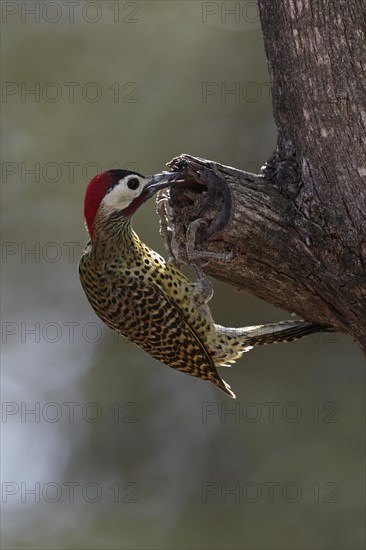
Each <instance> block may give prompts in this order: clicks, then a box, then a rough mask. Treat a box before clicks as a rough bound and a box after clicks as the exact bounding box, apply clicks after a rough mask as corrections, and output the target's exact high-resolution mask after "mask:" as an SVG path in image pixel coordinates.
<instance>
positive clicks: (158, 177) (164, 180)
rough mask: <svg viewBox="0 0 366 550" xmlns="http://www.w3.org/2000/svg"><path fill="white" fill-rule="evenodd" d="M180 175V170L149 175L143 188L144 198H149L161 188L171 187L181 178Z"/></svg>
mask: <svg viewBox="0 0 366 550" xmlns="http://www.w3.org/2000/svg"><path fill="white" fill-rule="evenodd" d="M179 176H180V174H179V172H162V173H161V174H154V175H153V176H147V178H146V179H147V183H146V184H145V186H144V190H143V194H144V198H146V200H147V199H149V198H150V197H152V196H153V195H155V193H157V191H160V189H166V188H167V187H170V186H171V185H173V183H174V182H175V181H177V180H178V179H179Z"/></svg>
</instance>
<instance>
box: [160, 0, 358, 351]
mask: <svg viewBox="0 0 366 550" xmlns="http://www.w3.org/2000/svg"><path fill="white" fill-rule="evenodd" d="M259 5H260V13H261V22H262V27H263V33H264V41H265V49H266V54H267V58H268V66H269V74H270V78H271V83H272V97H273V110H274V117H275V121H276V124H277V129H278V142H277V148H276V150H275V152H274V154H273V156H272V157H271V159H270V160H269V161H268V162H267V164H266V165H265V167H264V168H263V171H262V173H261V174H260V175H253V174H249V173H247V172H243V171H240V170H236V169H234V168H229V167H226V166H223V165H221V164H219V163H216V162H211V161H207V160H204V159H198V158H195V157H191V156H189V155H182V156H180V157H177V158H176V159H173V161H171V163H170V166H171V167H172V168H173V169H179V170H181V171H182V172H183V174H184V180H185V184H184V186H183V188H181V184H178V186H177V187H176V188H174V189H172V191H171V207H172V213H173V223H174V231H175V238H176V240H177V244H178V246H179V249H180V251H181V252H183V251H184V242H185V233H186V229H187V226H188V225H189V223H190V222H191V221H193V220H195V219H198V218H203V219H205V220H208V222H209V226H208V230H206V231H205V229H204V228H203V230H202V231H201V232H200V233H199V234H198V238H197V241H196V242H197V249H198V250H208V251H212V252H223V251H226V252H228V251H233V253H234V256H233V257H232V258H231V259H228V260H227V261H223V260H222V259H221V260H220V259H215V258H210V259H204V260H201V261H200V263H202V265H204V269H205V271H206V272H207V273H209V274H210V275H212V276H213V277H216V278H217V279H220V280H222V281H225V282H227V283H229V284H232V285H234V286H235V287H237V288H239V289H243V290H247V291H249V292H251V293H252V294H254V295H256V296H258V297H260V298H262V299H264V300H266V301H267V302H270V303H272V304H274V305H276V306H279V307H282V308H284V309H287V310H288V311H291V312H295V313H297V314H298V315H299V316H300V317H302V318H304V319H306V320H307V321H312V322H314V323H323V324H327V325H332V326H333V327H334V328H335V329H336V330H338V331H340V332H344V333H347V334H350V335H352V336H353V338H354V339H355V340H356V341H357V342H358V343H359V344H360V346H361V347H362V348H363V349H364V350H365V349H366V229H365V227H366V140H365V135H366V89H365V85H366V79H365V75H366V48H365V40H366V38H365V34H366V33H365V31H366V28H365V26H366V23H365V21H366V17H365V15H366V14H365V12H366V8H365V4H364V0H317V2H312V1H311V0H310V1H309V0H277V1H276V2H274V1H273V0H260V1H259ZM243 154H245V153H243ZM213 174H214V175H213ZM210 224H211V225H210Z"/></svg>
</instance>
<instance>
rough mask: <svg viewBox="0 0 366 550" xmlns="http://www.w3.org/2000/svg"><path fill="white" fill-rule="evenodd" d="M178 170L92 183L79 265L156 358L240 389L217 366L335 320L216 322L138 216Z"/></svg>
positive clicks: (85, 283)
mask: <svg viewBox="0 0 366 550" xmlns="http://www.w3.org/2000/svg"><path fill="white" fill-rule="evenodd" d="M178 179H179V173H178V172H163V173H161V174H157V175H153V176H146V177H145V176H142V175H141V174H138V173H137V172H131V171H129V170H108V171H106V172H102V173H100V174H97V175H96V176H95V177H94V178H93V179H92V180H91V181H90V182H89V184H88V186H87V188H86V192H85V200H84V216H85V222H86V226H87V230H88V232H89V237H90V238H89V241H88V242H87V244H86V246H85V248H84V251H83V254H82V257H81V260H80V264H79V274H80V281H81V285H82V287H83V289H84V291H85V294H86V296H87V298H88V300H89V302H90V304H91V306H92V308H93V309H94V311H95V313H96V314H97V315H98V317H99V318H100V319H101V320H102V321H103V322H104V323H105V324H106V325H108V326H109V327H110V328H111V329H112V330H114V331H116V332H117V333H119V334H121V335H123V336H124V337H126V338H127V339H128V340H130V341H131V342H134V343H135V344H137V345H138V346H139V347H141V348H142V349H144V350H145V351H146V352H147V353H149V354H150V355H151V356H152V357H154V358H155V359H158V360H159V361H161V362H162V363H165V364H166V365H168V366H170V367H172V368H174V369H177V370H179V371H181V372H184V373H186V374H189V375H191V376H195V377H198V378H201V379H203V380H208V381H210V382H212V383H213V384H215V385H216V386H217V387H218V388H220V389H221V390H223V391H224V392H225V393H226V394H228V395H229V396H230V397H232V398H235V394H234V393H233V392H232V390H231V389H230V386H229V385H228V384H227V383H226V382H225V381H224V380H222V378H221V377H220V376H219V374H218V372H217V367H225V366H231V364H232V363H234V362H235V361H236V360H237V359H238V358H239V357H241V356H242V354H243V353H244V352H246V351H248V350H250V349H251V348H252V347H253V346H258V345H263V344H271V343H276V342H285V341H292V340H296V339H298V338H301V337H303V336H306V335H308V334H312V333H314V332H319V331H323V330H331V329H329V327H324V326H322V325H315V324H312V323H307V322H305V321H292V320H291V321H284V322H278V323H272V324H266V325H256V326H249V327H243V328H226V327H223V326H220V325H217V324H215V323H214V321H213V319H212V315H211V312H210V309H209V306H208V305H207V297H204V296H202V292H201V288H200V285H199V284H197V283H192V282H191V281H190V280H189V279H187V277H186V276H185V275H184V274H183V273H182V272H181V271H180V270H179V269H178V268H177V267H176V266H174V265H173V264H172V263H169V262H167V261H165V260H164V259H163V258H162V257H161V256H160V255H159V254H158V253H157V252H155V251H154V250H151V249H150V248H149V247H148V246H146V245H145V244H144V243H143V242H142V241H141V240H140V239H139V237H138V236H137V234H136V233H135V232H134V231H133V229H132V227H131V217H132V216H133V214H134V213H135V212H136V210H137V209H138V208H139V207H140V206H141V205H142V204H143V203H144V202H145V201H146V200H148V199H149V198H150V197H152V196H153V195H154V194H155V193H156V192H157V191H159V190H161V189H166V188H168V187H170V186H171V185H173V184H174V182H175V181H177V180H178Z"/></svg>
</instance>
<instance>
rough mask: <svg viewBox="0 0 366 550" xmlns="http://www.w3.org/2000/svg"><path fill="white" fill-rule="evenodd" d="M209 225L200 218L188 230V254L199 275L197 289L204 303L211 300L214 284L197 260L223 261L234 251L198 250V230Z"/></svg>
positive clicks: (228, 258) (229, 257) (188, 258)
mask: <svg viewBox="0 0 366 550" xmlns="http://www.w3.org/2000/svg"><path fill="white" fill-rule="evenodd" d="M203 225H204V226H207V222H206V221H205V220H204V219H202V218H200V219H198V220H194V221H193V222H191V223H190V224H189V226H188V228H187V232H186V254H187V260H188V263H189V265H191V266H192V267H193V269H194V270H195V272H196V275H197V283H196V286H197V290H198V291H199V293H200V296H201V298H202V300H203V302H204V303H207V302H209V301H210V300H211V298H212V296H213V286H212V283H211V281H210V280H209V279H208V278H207V276H206V275H205V273H204V271H203V269H202V267H201V266H200V265H199V264H198V262H197V260H202V259H218V260H221V261H227V260H230V259H231V258H232V257H233V255H234V254H233V252H229V253H217V252H209V251H200V250H196V235H197V231H198V230H199V228H200V227H202V226H203Z"/></svg>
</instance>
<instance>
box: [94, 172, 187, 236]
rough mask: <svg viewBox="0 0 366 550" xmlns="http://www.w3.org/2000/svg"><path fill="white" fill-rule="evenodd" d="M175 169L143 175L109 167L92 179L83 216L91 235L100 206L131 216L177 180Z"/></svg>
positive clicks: (107, 210) (112, 211) (110, 212)
mask: <svg viewBox="0 0 366 550" xmlns="http://www.w3.org/2000/svg"><path fill="white" fill-rule="evenodd" d="M177 177H178V174H177V173H175V172H163V173H161V174H155V175H154V176H142V175H141V174H138V173H137V172H130V171H129V170H108V171H107V172H101V173H100V174H97V175H96V176H94V178H93V179H92V180H91V181H90V182H89V184H88V186H87V188H86V191H85V199H84V216H85V221H86V224H87V226H88V230H89V235H90V237H91V238H93V225H94V220H95V217H96V215H97V213H98V212H99V210H100V209H103V210H104V211H105V213H106V215H109V214H112V213H115V212H118V213H119V214H120V215H121V216H123V217H126V218H130V217H131V216H132V214H133V213H134V212H136V210H137V209H138V208H139V207H140V206H141V205H142V204H143V203H144V202H145V201H146V200H147V199H149V198H150V197H152V196H153V195H154V194H155V193H156V192H157V191H159V190H160V189H164V188H166V187H170V186H171V185H172V184H173V183H174V181H176V180H177Z"/></svg>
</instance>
